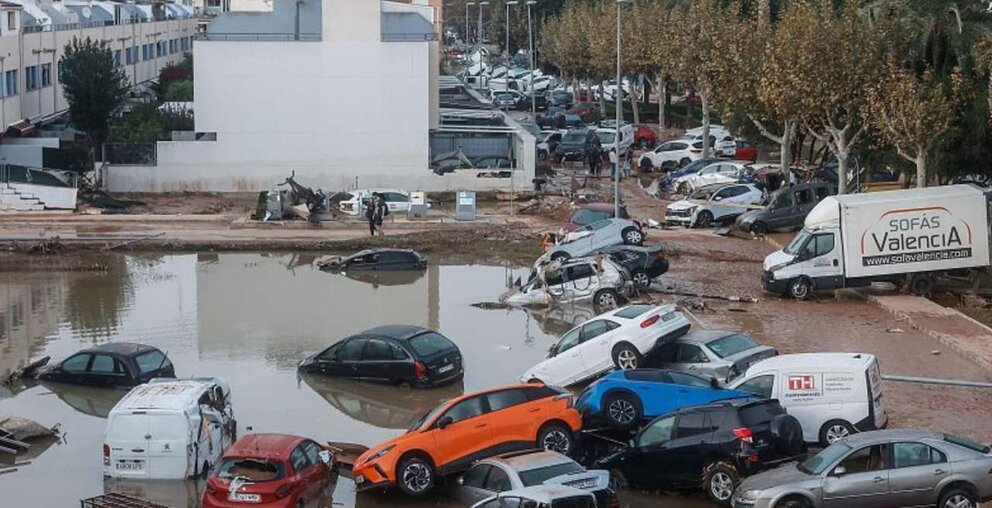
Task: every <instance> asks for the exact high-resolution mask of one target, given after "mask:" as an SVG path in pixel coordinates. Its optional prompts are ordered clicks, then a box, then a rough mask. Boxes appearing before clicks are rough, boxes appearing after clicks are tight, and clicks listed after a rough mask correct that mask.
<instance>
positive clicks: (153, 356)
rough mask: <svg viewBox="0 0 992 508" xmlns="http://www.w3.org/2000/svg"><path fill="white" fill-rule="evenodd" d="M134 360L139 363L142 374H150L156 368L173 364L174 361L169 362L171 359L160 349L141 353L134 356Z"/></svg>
mask: <svg viewBox="0 0 992 508" xmlns="http://www.w3.org/2000/svg"><path fill="white" fill-rule="evenodd" d="M134 361H135V363H137V364H138V371H139V372H140V373H141V374H142V375H144V374H150V373H152V372H155V371H156V370H159V369H162V368H166V367H168V366H170V365H172V363H171V362H169V359H168V358H166V356H165V355H164V354H162V352H161V351H158V350H154V351H149V352H147V353H141V354H140V355H138V356H135V357H134Z"/></svg>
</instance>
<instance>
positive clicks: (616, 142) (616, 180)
mask: <svg viewBox="0 0 992 508" xmlns="http://www.w3.org/2000/svg"><path fill="white" fill-rule="evenodd" d="M631 2H632V0H617V81H616V84H617V87H616V90H615V91H614V92H613V106H614V110H615V111H616V122H617V125H616V132H614V134H613V149H614V150H615V151H616V153H617V165H616V167H615V168H613V216H614V217H619V216H620V167H621V158H620V122H622V121H623V116H622V113H623V110H622V109H621V107H623V103H622V102H621V99H620V97H621V96H622V91H623V90H622V87H621V86H620V4H625V3H631Z"/></svg>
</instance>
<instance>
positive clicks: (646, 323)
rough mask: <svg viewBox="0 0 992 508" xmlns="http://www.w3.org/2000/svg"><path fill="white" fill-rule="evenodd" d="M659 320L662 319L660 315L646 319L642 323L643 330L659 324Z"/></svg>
mask: <svg viewBox="0 0 992 508" xmlns="http://www.w3.org/2000/svg"><path fill="white" fill-rule="evenodd" d="M659 319H661V316H660V315H658V314H655V315H653V316H651V317H649V318H647V319H645V320H644V321H641V328H647V327H649V326H651V325H653V324H655V323H657V322H658V320H659Z"/></svg>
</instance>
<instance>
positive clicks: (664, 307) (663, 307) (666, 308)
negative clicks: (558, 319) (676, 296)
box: [594, 303, 676, 320]
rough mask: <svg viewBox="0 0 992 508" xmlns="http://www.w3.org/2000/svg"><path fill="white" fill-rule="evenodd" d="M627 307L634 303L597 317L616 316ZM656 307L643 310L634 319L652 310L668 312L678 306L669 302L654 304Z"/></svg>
mask: <svg viewBox="0 0 992 508" xmlns="http://www.w3.org/2000/svg"><path fill="white" fill-rule="evenodd" d="M641 305H643V304H641ZM627 307H632V305H625V306H623V307H620V308H619V309H614V310H611V311H609V312H605V313H603V314H600V315H598V316H596V318H603V317H614V316H616V315H617V313H619V312H620V311H622V310H624V309H626V308H627ZM654 307H655V308H653V309H651V310H648V311H645V312H643V313H641V314H640V315H638V316H637V317H635V318H634V319H637V318H640V317H643V316H645V315H647V314H650V313H652V312H667V311H673V310H675V308H676V307H675V305H674V304H671V303H669V304H666V305H656V306H654ZM594 319H595V318H594ZM620 319H623V320H627V319H630V318H625V317H622V316H621V317H620Z"/></svg>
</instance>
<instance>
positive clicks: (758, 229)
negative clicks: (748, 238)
mask: <svg viewBox="0 0 992 508" xmlns="http://www.w3.org/2000/svg"><path fill="white" fill-rule="evenodd" d="M751 232H752V233H754V234H756V235H763V234H765V233H767V232H768V224H765V223H764V222H755V223H754V224H751Z"/></svg>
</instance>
